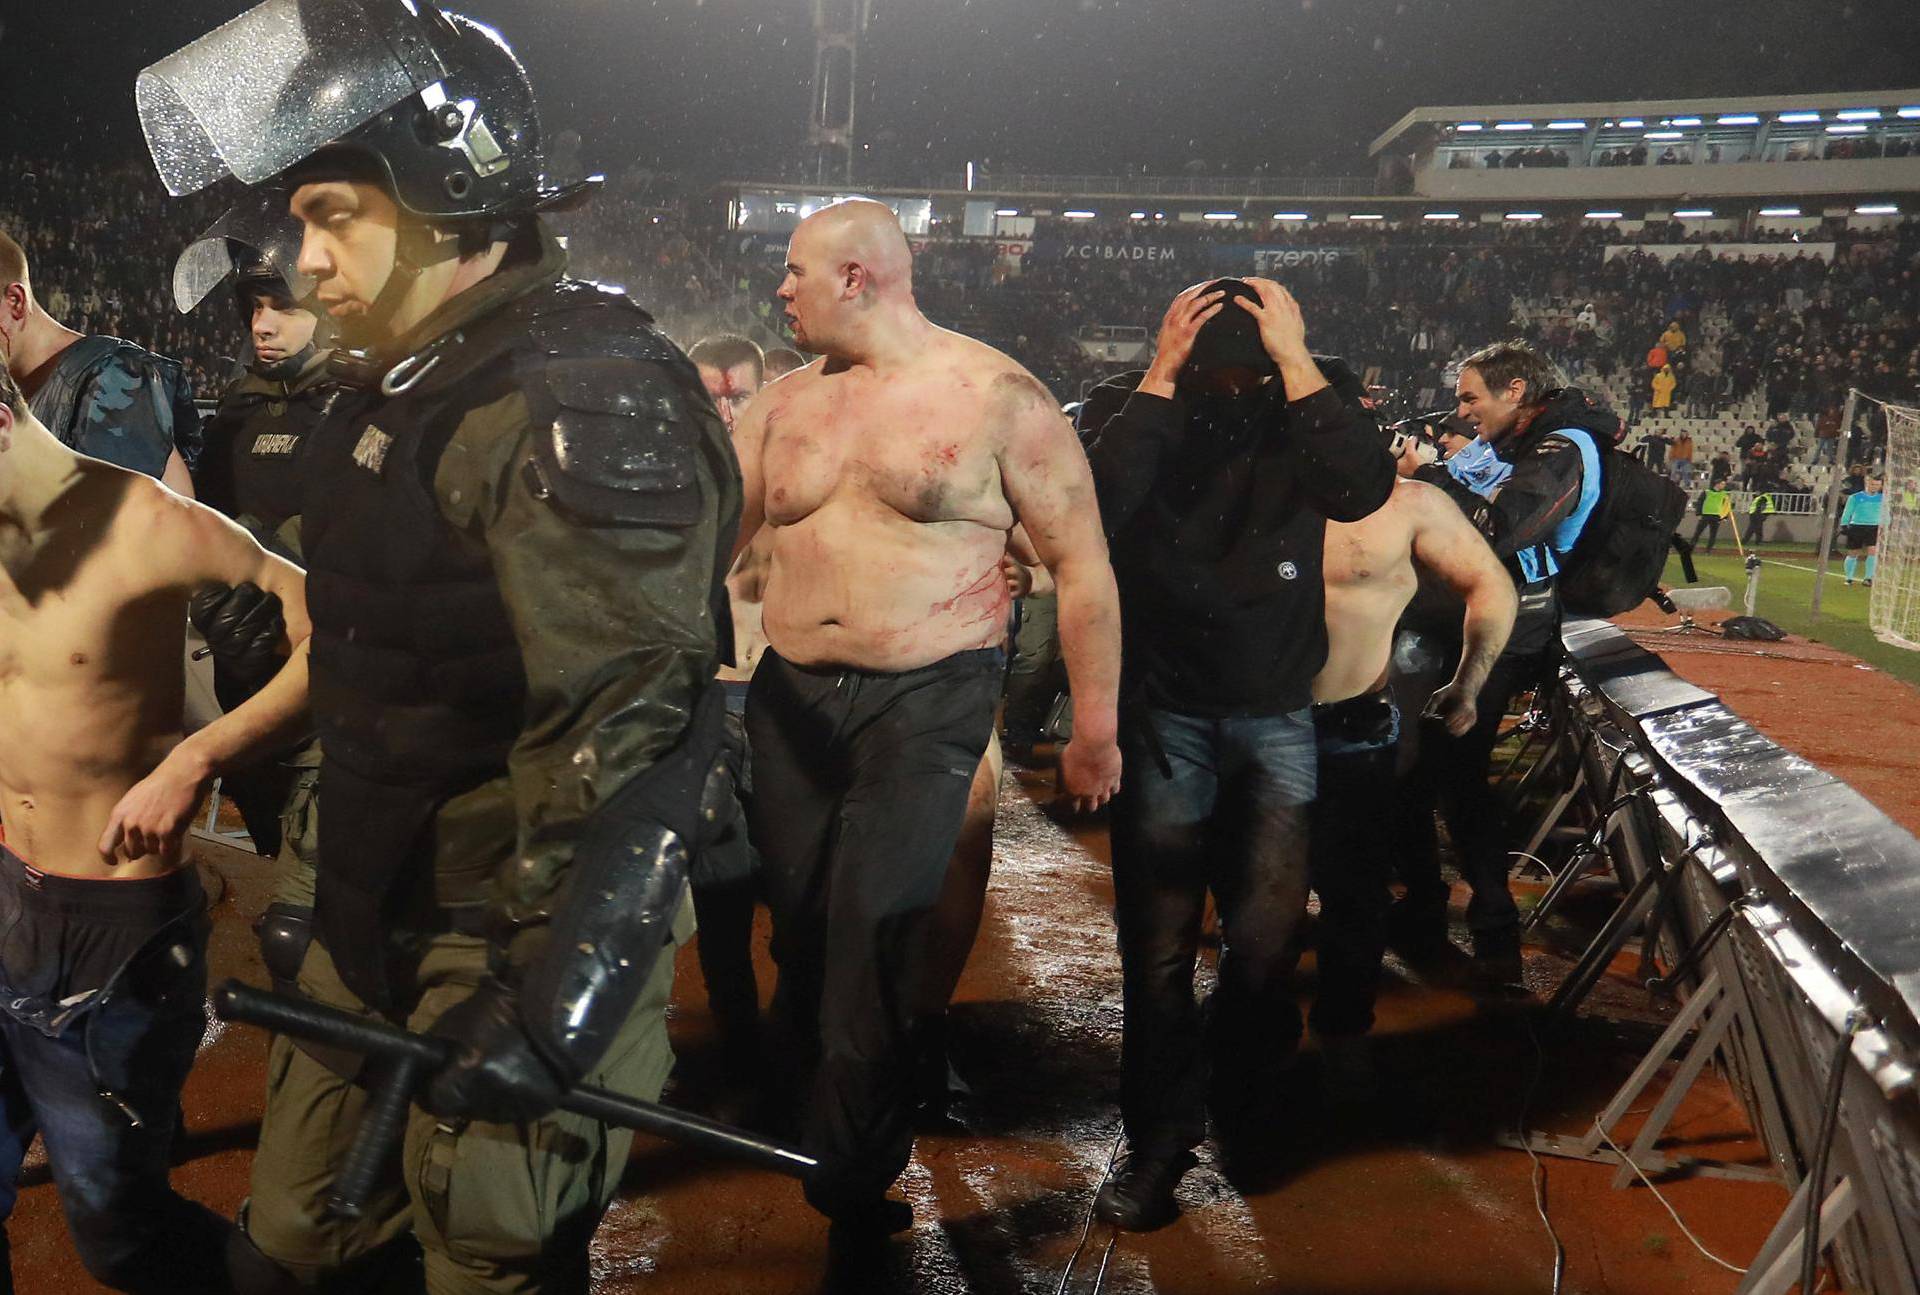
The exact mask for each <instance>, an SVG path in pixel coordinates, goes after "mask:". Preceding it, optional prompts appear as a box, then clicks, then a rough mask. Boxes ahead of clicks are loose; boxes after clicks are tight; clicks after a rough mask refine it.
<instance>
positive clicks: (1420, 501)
mask: <svg viewBox="0 0 1920 1295" xmlns="http://www.w3.org/2000/svg"><path fill="white" fill-rule="evenodd" d="M1386 506H1387V508H1392V509H1396V510H1398V511H1399V512H1400V513H1401V514H1402V515H1404V516H1405V517H1406V518H1407V519H1408V520H1409V521H1410V522H1411V523H1412V524H1413V525H1415V526H1420V527H1429V526H1452V525H1453V524H1454V523H1456V522H1458V523H1460V524H1461V525H1466V524H1467V515H1466V514H1465V513H1463V512H1461V511H1460V505H1459V504H1456V503H1454V502H1453V498H1452V496H1450V495H1448V494H1447V492H1446V491H1444V490H1442V489H1440V487H1438V486H1434V485H1429V484H1428V483H1426V482H1424V481H1413V480H1410V479H1408V478H1406V477H1402V478H1400V479H1399V480H1398V481H1396V482H1395V483H1394V486H1393V493H1392V494H1391V495H1389V496H1388V497H1387V504H1386ZM1383 511H1384V510H1383Z"/></svg>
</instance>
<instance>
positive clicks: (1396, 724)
mask: <svg viewBox="0 0 1920 1295" xmlns="http://www.w3.org/2000/svg"><path fill="white" fill-rule="evenodd" d="M1313 727H1314V733H1315V737H1316V738H1317V740H1318V743H1319V748H1320V785H1319V793H1318V795H1317V796H1316V798H1315V800H1314V805H1313V849H1312V877H1313V888H1314V890H1316V891H1318V892H1319V894H1320V926H1319V946H1318V948H1319V952H1318V964H1319V971H1320V987H1319V992H1318V993H1317V994H1316V995H1315V997H1314V1000H1313V1018H1312V1025H1313V1032H1314V1033H1315V1034H1318V1035H1320V1036H1321V1037H1323V1038H1334V1037H1338V1036H1341V1035H1355V1034H1365V1033H1366V1032H1367V1031H1368V1030H1370V1029H1372V1028H1373V1004H1374V1000H1375V999H1376V998H1378V997H1379V993H1380V960H1381V958H1382V957H1383V956H1384V955H1385V953H1386V951H1387V908H1388V904H1389V901H1390V900H1391V895H1390V893H1389V892H1388V890H1387V884H1388V882H1389V881H1390V880H1391V879H1392V876H1393V810H1394V805H1395V802H1396V800H1397V799H1398V797H1397V796H1396V794H1395V792H1396V784H1397V782H1398V779H1397V778H1395V776H1394V768H1393V766H1394V757H1395V753H1396V744H1397V743H1398V741H1399V739H1400V712H1399V710H1398V708H1396V707H1395V705H1394V700H1393V694H1392V692H1391V691H1389V690H1388V689H1385V688H1382V689H1381V690H1380V691H1379V692H1376V693H1368V694H1366V695H1364V696H1360V697H1354V698H1351V699H1349V700H1347V701H1342V702H1332V703H1329V704H1327V705H1324V706H1315V707H1314V708H1313Z"/></svg>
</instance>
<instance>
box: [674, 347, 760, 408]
mask: <svg viewBox="0 0 1920 1295" xmlns="http://www.w3.org/2000/svg"><path fill="white" fill-rule="evenodd" d="M687 358H688V359H689V360H692V361H693V366H694V368H696V369H698V370H700V381H701V383H702V384H703V385H704V386H705V387H706V389H707V394H708V395H709V396H712V397H713V404H714V408H716V409H718V410H719V411H720V418H721V420H722V421H723V422H725V423H726V425H727V430H728V431H732V430H733V425H734V422H735V420H737V419H738V418H739V416H740V411H741V410H743V409H745V408H746V407H747V402H748V401H749V400H752V399H753V398H754V396H756V395H758V394H759V392H760V384H761V382H762V381H763V380H764V378H765V373H766V357H765V356H764V355H762V354H761V351H760V345H759V343H757V342H755V341H753V340H752V339H751V338H746V337H741V336H740V335H739V334H737V333H716V334H715V335H714V336H712V337H703V338H701V339H700V340H699V341H697V342H695V343H694V344H693V346H692V347H691V348H690V349H689V350H688V351H687Z"/></svg>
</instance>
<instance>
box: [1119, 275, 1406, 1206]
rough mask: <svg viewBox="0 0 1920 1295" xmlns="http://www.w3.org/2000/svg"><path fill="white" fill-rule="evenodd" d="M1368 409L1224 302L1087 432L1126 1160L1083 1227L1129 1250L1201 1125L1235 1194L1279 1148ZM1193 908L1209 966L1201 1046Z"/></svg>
mask: <svg viewBox="0 0 1920 1295" xmlns="http://www.w3.org/2000/svg"><path fill="white" fill-rule="evenodd" d="M1361 394H1362V389H1361V385H1360V382H1359V380H1358V378H1357V377H1356V376H1355V375H1354V374H1353V372H1352V370H1350V369H1349V368H1348V367H1347V366H1346V365H1344V364H1342V363H1341V362H1339V361H1337V360H1328V359H1317V358H1316V357H1314V356H1312V355H1311V354H1309V353H1308V350H1307V345H1306V326H1305V323H1304V322H1303V321H1302V319H1301V315H1300V307H1299V305H1298V304H1297V303H1296V302H1295V301H1294V299H1293V297H1292V295H1291V294H1289V293H1288V292H1287V290H1286V289H1284V288H1282V287H1281V286H1280V285H1279V284H1277V283H1273V282H1270V281H1267V280H1263V279H1253V280H1248V281H1245V282H1242V281H1240V280H1236V279H1222V280H1218V281H1216V282H1214V283H1210V284H1202V285H1196V286H1195V287H1192V288H1189V289H1187V290H1186V291H1185V292H1183V293H1181V294H1180V295H1179V296H1178V297H1176V298H1174V301H1173V304H1172V305H1171V306H1170V307H1169V308H1168V310H1167V314H1166V318H1165V320H1164V322H1163V324H1162V326H1161V329H1160V340H1159V348H1158V350H1157V352H1156V354H1155V355H1154V359H1153V364H1152V367H1151V368H1149V369H1148V370H1147V371H1146V372H1145V373H1144V374H1142V373H1133V374H1126V375H1122V376H1120V377H1116V378H1114V379H1111V380H1109V381H1108V382H1107V383H1105V384H1103V385H1101V386H1100V387H1098V388H1096V389H1095V390H1094V392H1093V393H1092V395H1091V396H1090V397H1089V398H1088V400H1087V403H1086V407H1085V408H1084V409H1083V410H1082V411H1081V427H1082V430H1083V433H1084V434H1085V436H1086V439H1087V442H1088V458H1089V460H1090V461H1091V462H1092V465H1093V473H1094V481H1095V486H1096V489H1097V490H1098V493H1099V501H1100V511H1101V515H1102V518H1103V521H1104V524H1105V526H1106V530H1107V535H1108V537H1109V540H1110V541H1111V545H1112V560H1113V569H1114V574H1115V576H1116V578H1117V579H1118V581H1119V585H1120V602H1121V608H1122V616H1123V620H1124V628H1123V641H1124V642H1125V643H1126V644H1127V649H1126V654H1125V659H1124V663H1123V667H1122V670H1123V673H1122V681H1121V694H1120V696H1121V700H1120V735H1121V737H1120V740H1121V745H1122V750H1123V752H1124V754H1125V756H1126V761H1125V769H1126V773H1125V775H1124V777H1123V781H1122V783H1121V788H1120V794H1119V795H1118V796H1117V797H1115V799H1114V802H1113V805H1114V812H1113V873H1114V893H1115V912H1116V918H1117V920H1118V923H1119V934H1120V960H1121V969H1122V975H1123V980H1124V1003H1125V1033H1124V1040H1123V1050H1122V1060H1121V1110H1122V1115H1123V1118H1124V1120H1125V1124H1126V1131H1127V1141H1128V1146H1129V1154H1128V1156H1127V1158H1126V1160H1125V1161H1123V1162H1122V1163H1121V1164H1120V1165H1118V1166H1116V1168H1115V1170H1114V1173H1113V1175H1112V1176H1111V1178H1110V1180H1109V1182H1108V1184H1107V1186H1106V1187H1105V1188H1104V1189H1103V1190H1102V1191H1101V1193H1100V1196H1099V1199H1098V1201H1097V1202H1096V1206H1095V1209H1096V1211H1097V1213H1098V1214H1099V1216H1100V1217H1101V1218H1102V1219H1104V1220H1106V1221H1107V1222H1110V1223H1114V1224H1117V1225H1119V1226H1121V1227H1124V1228H1131V1229H1147V1228H1153V1227H1158V1226H1160V1225H1161V1224H1164V1223H1166V1222H1169V1221H1170V1220H1171V1219H1172V1218H1173V1217H1174V1216H1175V1214H1176V1213H1177V1207H1176V1206H1175V1205H1174V1200H1173V1192H1174V1187H1175V1186H1176V1185H1177V1184H1178V1182H1179V1180H1180V1176H1181V1175H1182V1174H1183V1173H1185V1172H1186V1170H1187V1169H1188V1168H1189V1167H1190V1166H1192V1165H1193V1163H1194V1157H1193V1155H1192V1148H1193V1147H1194V1146H1195V1145H1196V1144H1198V1143H1199V1141H1200V1139H1201V1138H1202V1137H1203V1136H1204V1135H1205V1133H1206V1127H1207V1115H1208V1113H1209V1111H1210V1112H1211V1114H1212V1116H1213V1120H1214V1127H1215V1131H1216V1134H1217V1135H1218V1136H1219V1138H1220V1141H1221V1146H1222V1150H1223V1152H1224V1153H1226V1156H1227V1158H1228V1163H1229V1165H1230V1166H1232V1167H1234V1168H1236V1169H1239V1168H1247V1169H1255V1168H1257V1167H1258V1165H1257V1162H1258V1160H1259V1159H1260V1158H1261V1154H1262V1150H1263V1143H1264V1142H1265V1140H1266V1138H1267V1137H1268V1136H1270V1134H1271V1130H1272V1129H1273V1128H1274V1126H1275V1123H1276V1121H1275V1119H1274V1111H1273V1106H1272V1103H1273V1102H1274V1100H1275V1097H1276V1095H1277V1092H1278V1085H1277V1079H1278V1076H1279V1073H1280V1071H1281V1070H1282V1069H1283V1068H1284V1067H1285V1065H1286V1063H1287V1062H1288V1061H1289V1060H1290V1058H1291V1055H1292V1053H1293V1051H1294V1049H1295V1047H1296V1046H1297V1044H1298V1041H1299V1038H1300V1033H1301V1020H1300V1013H1299V1010H1298V1008H1297V1007H1296V1006H1295V1005H1294V1003H1293V1000H1292V996H1291V994H1290V993H1289V992H1288V990H1287V987H1286V985H1285V980H1286V977H1287V974H1288V973H1289V972H1290V971H1291V970H1292V968H1293V964H1294V961H1295V958H1296V956H1297V953H1296V950H1295V948H1294V933H1295V928H1296V926H1297V924H1298V922H1299V920H1300V917H1301V915H1302V914H1303V913H1304V911H1305V907H1306V895H1307V884H1308V882H1307V811H1308V807H1309V805H1310V804H1311V802H1312V800H1313V795H1314V786H1315V762H1316V755H1315V739H1314V725H1313V718H1312V710H1311V705H1312V685H1313V679H1314V676H1315V675H1316V674H1317V673H1318V672H1319V670H1320V668H1321V666H1322V665H1323V664H1324V663H1325V661H1326V655H1327V638H1326V628H1325V625H1324V618H1325V597H1324V590H1323V587H1322V584H1321V576H1320V572H1321V548H1322V544H1323V541H1324V535H1325V530H1326V522H1327V520H1328V519H1333V520H1337V521H1357V520H1358V519H1360V518H1362V517H1365V516H1366V515H1367V514H1369V513H1371V512H1373V511H1374V510H1375V509H1377V508H1379V507H1380V506H1381V505H1382V504H1383V503H1385V502H1386V500H1387V497H1388V496H1389V495H1390V494H1391V493H1392V490H1393V483H1394V474H1393V460H1392V458H1391V457H1390V456H1389V455H1388V454H1387V453H1386V452H1385V449H1384V446H1383V442H1382V440H1381V437H1380V432H1379V429H1378V428H1377V426H1375V424H1374V422H1373V419H1372V416H1371V415H1370V414H1369V413H1368V412H1367V410H1366V409H1365V407H1364V406H1363V405H1362V403H1361ZM1209 889H1211V890H1212V891H1213V894H1214V898H1215V901H1216V903H1217V905H1218V908H1219V912H1220V920H1221V929H1222V943H1221V953H1220V971H1219V989H1218V991H1217V992H1216V993H1215V995H1214V997H1213V1002H1212V1010H1211V1014H1210V1019H1209V1020H1208V1022H1207V1025H1206V1028H1205V1031H1204V1033H1205V1037H1204V1039H1203V1037H1202V1035H1203V1030H1202V1025H1201V1014H1200V1011H1199V1008H1198V1006H1197V1005H1196V1004H1195V1002H1194V998H1193V969H1194V956H1195V952H1196V950H1197V948H1198V945H1199V940H1200V927H1201V919H1202V914H1203V913H1204V911H1205V908H1206V898H1207V892H1208V890H1209ZM1209 1062H1211V1065H1209ZM1209 1070H1210V1071H1211V1073H1210V1074H1209Z"/></svg>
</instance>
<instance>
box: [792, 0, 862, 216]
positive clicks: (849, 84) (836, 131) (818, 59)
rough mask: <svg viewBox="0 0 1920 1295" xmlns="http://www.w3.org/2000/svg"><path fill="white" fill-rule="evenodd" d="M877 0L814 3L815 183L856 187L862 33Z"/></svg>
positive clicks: (811, 126)
mask: <svg viewBox="0 0 1920 1295" xmlns="http://www.w3.org/2000/svg"><path fill="white" fill-rule="evenodd" d="M872 13H873V0H813V108H812V116H811V118H810V119H809V121H808V124H807V143H808V144H810V145H812V147H813V169H814V176H813V178H814V180H815V182H816V183H820V184H827V183H836V184H846V185H851V184H852V183H853V154H854V134H853V117H854V108H855V107H856V105H857V104H858V101H859V97H860V91H859V84H858V81H857V80H856V73H857V72H858V68H859V51H860V35H861V33H862V32H864V31H865V30H866V29H867V20H868V18H870V17H871V16H872Z"/></svg>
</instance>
